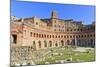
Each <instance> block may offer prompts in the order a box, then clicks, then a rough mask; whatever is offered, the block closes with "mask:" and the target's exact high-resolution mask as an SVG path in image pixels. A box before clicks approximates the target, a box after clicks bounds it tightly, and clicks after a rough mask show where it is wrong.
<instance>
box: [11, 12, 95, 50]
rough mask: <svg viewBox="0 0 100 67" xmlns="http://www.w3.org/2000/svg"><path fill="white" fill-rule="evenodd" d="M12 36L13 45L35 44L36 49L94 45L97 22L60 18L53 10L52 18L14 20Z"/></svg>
mask: <svg viewBox="0 0 100 67" xmlns="http://www.w3.org/2000/svg"><path fill="white" fill-rule="evenodd" d="M11 38H12V39H11V45H12V46H33V47H34V48H35V49H36V50H39V49H46V48H53V47H61V46H68V45H71V46H74V45H77V46H88V47H94V45H95V24H94V23H93V24H90V25H84V24H82V22H81V21H73V20H72V19H69V20H63V19H59V18H58V16H57V12H55V11H53V12H52V14H51V18H47V19H39V18H37V17H31V18H24V19H18V20H13V21H12V22H11Z"/></svg>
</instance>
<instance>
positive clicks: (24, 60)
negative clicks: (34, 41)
mask: <svg viewBox="0 0 100 67" xmlns="http://www.w3.org/2000/svg"><path fill="white" fill-rule="evenodd" d="M49 51H50V50H48V49H45V50H35V49H34V48H33V47H32V46H20V47H18V46H14V47H11V66H16V65H35V62H37V61H39V60H41V58H43V57H44V56H45V55H46V54H48V52H49Z"/></svg>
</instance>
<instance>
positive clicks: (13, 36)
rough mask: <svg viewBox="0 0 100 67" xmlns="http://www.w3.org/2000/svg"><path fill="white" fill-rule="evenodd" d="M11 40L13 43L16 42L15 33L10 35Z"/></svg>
mask: <svg viewBox="0 0 100 67" xmlns="http://www.w3.org/2000/svg"><path fill="white" fill-rule="evenodd" d="M11 42H12V43H13V44H16V43H17V35H16V34H13V35H12V36H11Z"/></svg>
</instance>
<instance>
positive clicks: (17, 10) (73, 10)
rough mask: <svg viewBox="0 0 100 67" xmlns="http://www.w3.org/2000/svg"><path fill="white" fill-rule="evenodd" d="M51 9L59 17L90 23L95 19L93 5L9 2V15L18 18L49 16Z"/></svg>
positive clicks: (13, 0)
mask: <svg viewBox="0 0 100 67" xmlns="http://www.w3.org/2000/svg"><path fill="white" fill-rule="evenodd" d="M52 10H55V11H57V13H58V17H59V18H60V19H73V20H76V21H83V22H84V24H90V23H92V21H95V6H89V5H73V4H54V3H52V4H51V3H40V2H24V1H15V0H12V2H11V15H13V16H16V17H18V18H26V17H33V16H36V17H39V18H50V16H51V12H52Z"/></svg>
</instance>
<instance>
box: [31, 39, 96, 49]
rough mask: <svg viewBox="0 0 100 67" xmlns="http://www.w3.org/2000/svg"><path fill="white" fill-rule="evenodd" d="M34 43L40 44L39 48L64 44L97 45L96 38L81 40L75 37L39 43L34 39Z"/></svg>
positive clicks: (62, 45)
mask: <svg viewBox="0 0 100 67" xmlns="http://www.w3.org/2000/svg"><path fill="white" fill-rule="evenodd" d="M33 45H38V47H39V48H42V46H44V47H45V48H51V47H64V46H79V47H95V40H93V39H89V40H81V39H77V40H75V39H73V40H67V41H64V40H61V41H56V42H54V41H51V40H50V41H46V40H44V41H38V42H37V43H36V42H35V41H33Z"/></svg>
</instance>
